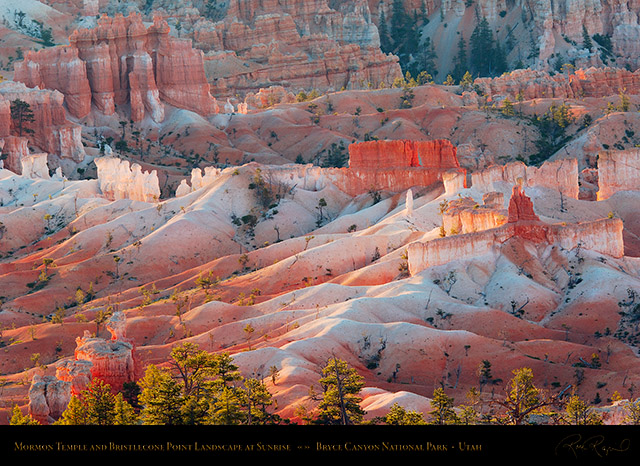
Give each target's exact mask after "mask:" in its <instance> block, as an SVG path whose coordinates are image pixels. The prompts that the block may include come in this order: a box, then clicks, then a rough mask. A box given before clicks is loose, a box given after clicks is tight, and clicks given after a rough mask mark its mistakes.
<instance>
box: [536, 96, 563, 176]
mask: <svg viewBox="0 0 640 466" xmlns="http://www.w3.org/2000/svg"><path fill="white" fill-rule="evenodd" d="M573 121H574V116H573V114H572V113H571V109H570V108H569V106H568V105H567V104H565V103H563V104H562V105H556V104H552V105H551V106H550V107H549V110H547V112H545V113H544V114H543V115H542V116H540V117H537V118H535V119H534V120H533V122H534V123H535V124H536V126H537V127H538V130H539V132H540V138H539V139H538V140H537V141H536V142H535V144H536V147H537V148H538V153H537V154H534V155H533V156H531V158H530V161H531V163H533V164H539V163H542V162H544V161H545V160H547V159H548V158H549V157H551V155H553V154H554V153H555V152H556V151H557V150H559V149H560V148H561V147H562V146H563V145H564V144H565V143H566V141H567V139H568V137H567V135H566V129H567V127H568V126H569V125H570V124H571V123H573Z"/></svg>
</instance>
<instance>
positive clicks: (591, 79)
mask: <svg viewBox="0 0 640 466" xmlns="http://www.w3.org/2000/svg"><path fill="white" fill-rule="evenodd" d="M474 83H475V84H477V85H478V86H480V89H482V91H483V92H484V93H485V94H487V95H490V96H494V95H503V96H508V97H509V98H510V99H512V100H513V99H517V96H518V94H520V95H521V96H522V98H523V99H524V100H532V99H540V98H552V97H553V98H565V99H566V98H583V97H606V96H610V95H616V94H618V93H619V92H620V90H621V89H624V90H625V92H626V93H628V94H638V93H640V71H639V70H636V71H635V72H632V71H628V70H626V69H623V68H594V67H591V68H587V69H578V70H575V71H574V72H572V73H569V74H563V73H561V74H556V75H553V76H551V75H550V74H549V73H547V72H546V71H539V70H530V69H526V70H515V71H512V72H510V73H507V74H505V75H504V76H500V77H497V78H479V79H476V80H475V82H474Z"/></svg>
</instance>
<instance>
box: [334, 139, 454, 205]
mask: <svg viewBox="0 0 640 466" xmlns="http://www.w3.org/2000/svg"><path fill="white" fill-rule="evenodd" d="M343 171H346V173H345V174H346V178H345V179H344V182H343V183H340V181H337V185H338V186H340V189H343V190H344V191H345V192H348V193H351V194H354V193H363V192H367V191H369V190H371V189H372V188H374V187H375V188H376V189H379V190H381V191H390V192H401V191H405V190H407V189H409V188H411V187H416V186H423V187H424V186H431V185H433V184H435V183H442V182H443V177H444V175H445V173H447V177H448V179H453V178H455V179H456V180H457V183H456V186H458V185H460V184H461V185H462V186H463V187H466V181H465V173H466V170H464V169H463V168H460V164H459V163H458V159H457V158H456V148H455V147H454V146H453V145H452V144H451V142H449V141H447V140H444V139H440V140H434V141H412V140H388V141H367V142H361V143H354V144H351V145H349V168H348V169H343ZM458 176H461V178H457V177H458Z"/></svg>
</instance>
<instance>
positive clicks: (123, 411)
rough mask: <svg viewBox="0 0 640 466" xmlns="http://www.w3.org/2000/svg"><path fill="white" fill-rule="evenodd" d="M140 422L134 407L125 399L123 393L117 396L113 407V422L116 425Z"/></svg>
mask: <svg viewBox="0 0 640 466" xmlns="http://www.w3.org/2000/svg"><path fill="white" fill-rule="evenodd" d="M137 422H138V415H137V414H136V412H135V410H134V409H133V407H132V406H131V405H130V404H129V403H128V402H127V400H125V399H124V396H123V395H122V393H118V394H116V396H115V400H114V408H113V424H114V425H116V426H130V425H135V424H137Z"/></svg>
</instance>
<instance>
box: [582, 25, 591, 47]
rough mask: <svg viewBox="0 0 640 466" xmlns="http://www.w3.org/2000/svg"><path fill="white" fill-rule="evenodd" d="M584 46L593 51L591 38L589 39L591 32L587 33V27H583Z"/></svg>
mask: <svg viewBox="0 0 640 466" xmlns="http://www.w3.org/2000/svg"><path fill="white" fill-rule="evenodd" d="M582 46H583V47H584V48H585V49H587V50H589V51H591V50H592V49H593V42H591V37H589V31H587V27H586V26H585V25H584V24H583V25H582Z"/></svg>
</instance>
